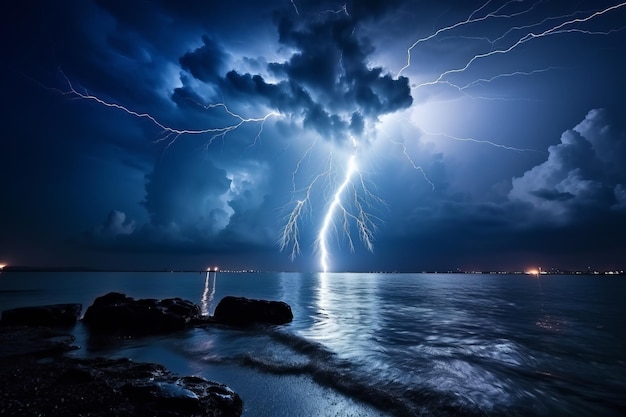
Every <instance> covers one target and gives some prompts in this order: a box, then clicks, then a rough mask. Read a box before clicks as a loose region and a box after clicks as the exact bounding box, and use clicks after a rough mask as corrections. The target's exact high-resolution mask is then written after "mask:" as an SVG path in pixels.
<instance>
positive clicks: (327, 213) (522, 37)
mask: <svg viewBox="0 0 626 417" xmlns="http://www.w3.org/2000/svg"><path fill="white" fill-rule="evenodd" d="M522 2H523V0H509V1H506V2H505V3H504V4H502V5H501V6H496V7H495V10H493V11H489V9H494V7H492V4H493V3H494V0H487V1H486V2H484V3H483V4H482V5H481V6H480V7H478V8H476V9H475V10H473V11H472V12H471V13H470V14H469V16H468V17H467V18H466V19H464V20H461V21H458V22H456V23H454V24H451V25H448V26H444V27H442V28H440V29H438V30H436V31H434V32H432V33H431V34H430V35H428V36H425V37H423V38H420V39H417V40H416V41H414V42H413V43H412V44H411V45H410V46H409V47H408V49H407V51H406V56H407V58H406V63H405V64H404V66H403V67H402V68H400V70H399V71H398V72H397V77H399V76H401V75H402V74H403V73H404V72H405V71H407V70H408V69H409V68H410V67H411V66H412V63H411V54H412V52H413V51H414V50H415V48H418V47H419V45H421V44H424V43H426V42H429V41H431V40H433V39H435V38H439V39H441V38H440V36H441V35H443V34H444V33H448V32H453V31H454V30H455V29H459V28H462V27H466V26H470V25H475V24H479V23H480V22H485V21H488V20H496V19H499V20H507V19H512V18H514V17H519V16H523V15H525V14H528V13H530V12H531V11H533V10H535V9H536V8H537V7H539V5H540V4H541V3H543V0H538V1H535V2H534V3H532V4H531V5H530V6H528V7H526V8H525V9H524V10H521V11H517V12H515V13H508V12H507V9H509V8H510V6H512V5H514V4H516V3H522ZM291 5H292V6H293V9H294V11H295V13H296V15H298V16H300V11H299V9H298V7H297V5H296V2H295V0H291ZM624 6H626V1H625V2H621V3H618V4H615V5H613V6H610V7H607V8H604V9H602V10H597V11H589V12H581V11H576V12H574V13H570V14H564V15H562V16H556V17H548V18H543V19H542V20H540V21H538V22H534V23H530V24H527V25H520V26H513V27H509V28H507V29H506V30H504V31H503V32H501V34H500V36H497V37H495V38H490V37H486V36H484V37H480V36H476V37H473V39H480V40H485V41H487V43H488V44H489V49H488V50H486V51H484V52H481V53H478V54H475V55H473V56H471V57H469V59H467V60H466V61H465V62H464V64H462V65H461V66H459V67H457V68H452V69H448V70H445V71H443V72H441V73H439V74H438V75H434V79H433V80H431V81H426V82H422V83H420V84H417V85H413V86H412V87H411V88H412V89H414V90H415V89H419V88H422V87H426V86H430V85H435V84H443V85H447V86H450V87H452V88H455V89H456V90H458V91H459V92H461V93H463V94H466V95H469V94H468V92H467V90H470V89H472V88H473V87H477V86H479V85H484V84H489V83H491V82H494V81H496V80H498V79H501V78H505V77H529V76H533V75H536V74H539V73H543V72H546V71H551V70H555V69H560V68H559V67H548V68H542V69H535V70H531V71H511V72H507V73H501V74H498V75H493V76H488V77H482V78H478V79H475V80H474V81H470V82H465V83H463V84H457V83H454V82H452V81H450V80H449V78H452V77H451V76H452V75H453V74H459V73H464V72H466V71H468V69H469V68H470V67H471V66H472V65H473V64H474V63H475V62H476V61H479V60H483V59H486V58H489V57H492V56H496V55H505V54H508V53H510V52H511V51H513V50H515V49H516V48H518V47H520V46H521V45H523V44H525V43H527V42H529V41H531V40H536V39H540V38H545V37H549V36H553V35H558V34H565V33H581V34H586V35H608V34H611V33H614V32H617V31H621V30H624V29H625V28H626V26H624V27H621V28H614V29H610V30H606V31H592V30H587V29H584V28H581V27H579V26H577V25H579V24H583V23H586V22H589V21H591V20H593V19H596V18H598V17H600V16H602V15H605V14H607V13H610V12H612V11H614V10H617V9H619V8H622V7H624ZM509 10H510V9H509ZM342 13H343V14H345V15H346V16H349V13H348V7H347V4H343V6H342V7H341V8H340V9H337V10H325V11H322V12H320V13H319V14H320V15H322V14H342ZM546 25H550V26H549V27H548V28H545V26H546ZM540 28H543V29H540ZM520 32H521V33H520ZM452 34H453V33H452ZM513 34H515V35H514V36H512V35H513ZM510 38H513V39H512V40H510V41H509V42H508V45H504V46H500V47H498V46H497V45H499V44H500V43H504V41H505V40H507V39H510ZM62 74H63V73H62ZM63 77H64V79H65V81H66V84H67V89H66V90H57V91H59V92H60V93H62V94H64V95H66V96H69V97H72V98H77V99H82V100H88V101H93V102H96V103H98V104H100V105H102V106H105V107H109V108H114V109H116V110H120V111H123V112H125V113H127V114H129V115H131V116H133V117H137V118H139V119H146V120H147V121H149V122H150V123H151V124H153V125H154V126H156V127H158V128H159V129H161V131H162V133H161V135H160V136H159V138H158V139H157V140H156V142H166V143H167V146H170V145H171V144H173V143H174V142H175V141H176V140H178V138H180V137H181V136H187V135H198V136H207V137H208V138H209V139H208V141H207V146H210V145H211V144H212V143H213V142H214V140H216V139H220V138H221V139H224V138H225V136H226V135H227V134H229V133H231V132H233V131H235V130H237V129H239V128H241V127H242V126H244V125H248V124H254V125H258V127H259V129H258V132H257V134H256V136H255V137H254V138H253V140H252V142H251V144H250V145H249V146H255V145H256V144H257V142H258V140H259V139H260V137H261V135H262V133H263V129H264V125H265V123H266V121H267V120H269V119H270V118H273V117H283V115H281V114H280V113H278V112H276V111H270V112H267V113H265V114H264V115H262V116H260V117H244V116H242V115H240V114H238V113H237V112H235V111H232V110H231V109H230V108H229V107H228V106H227V105H226V103H223V102H222V103H213V104H203V103H199V102H196V101H194V100H192V101H193V103H195V104H196V105H197V106H199V107H200V108H201V109H204V110H206V111H220V112H223V114H225V115H227V116H229V117H230V118H231V119H229V121H230V120H232V121H230V122H228V123H227V124H226V125H222V126H218V127H208V128H203V129H180V128H175V127H172V126H169V125H167V124H166V123H163V122H162V121H161V120H159V119H157V118H156V117H154V116H153V115H151V114H149V113H146V112H140V111H136V110H133V109H130V108H128V107H126V106H123V105H121V104H118V103H115V102H112V101H107V100H103V99H101V98H99V97H97V96H95V95H93V94H90V93H88V92H86V91H80V90H78V89H76V88H75V87H74V86H73V84H72V83H71V82H70V80H69V78H68V77H66V76H65V74H63ZM470 97H472V98H481V99H487V97H475V96H471V95H470ZM190 100H191V99H190ZM410 122H411V123H413V122H412V121H410ZM418 129H419V130H420V131H421V133H422V134H424V135H429V136H434V137H445V138H448V139H451V140H456V141H464V142H473V143H477V144H483V145H488V146H492V147H496V148H500V149H504V150H508V151H517V152H538V151H537V150H534V149H525V148H516V147H511V146H506V145H502V144H498V143H496V142H493V141H489V140H481V139H474V138H469V137H459V136H453V135H449V134H446V133H438V132H428V131H425V130H423V129H421V128H419V127H418ZM389 140H390V142H391V143H392V144H394V145H396V146H399V147H400V148H401V152H402V155H403V156H404V158H405V159H406V160H407V161H408V162H409V164H410V165H411V166H412V167H413V169H415V170H416V171H418V172H420V173H421V175H422V176H423V178H424V180H425V181H426V182H428V184H429V185H430V186H431V187H432V189H433V190H434V189H435V184H434V183H433V182H432V181H431V180H430V179H429V177H428V175H427V173H426V172H425V170H424V169H423V168H422V167H421V166H420V165H418V164H416V163H415V161H414V159H413V158H412V157H411V155H410V154H409V152H408V150H407V147H406V145H405V144H404V142H401V141H395V140H392V139H389ZM351 141H352V146H353V148H352V150H351V152H349V156H347V158H346V160H345V163H344V164H343V166H342V165H341V164H336V163H335V159H334V158H335V155H334V154H333V153H332V152H331V153H330V154H329V156H328V159H327V163H326V164H325V166H324V168H322V169H321V172H318V173H316V174H315V175H313V176H311V177H309V181H308V184H307V185H306V186H305V187H303V188H301V189H298V187H297V177H299V176H300V175H301V173H300V171H301V169H303V164H304V163H305V161H306V160H307V158H309V157H311V155H312V153H313V151H314V149H315V148H316V147H317V141H313V142H312V143H311V145H310V146H309V147H308V148H307V149H306V150H305V152H304V153H303V155H302V156H301V157H300V158H299V159H298V160H297V161H296V165H295V168H294V171H293V173H292V176H291V183H292V195H293V196H294V197H292V200H291V201H290V203H289V204H291V205H292V206H290V207H291V209H290V210H289V211H288V213H289V214H288V215H287V216H286V218H285V225H284V226H283V228H282V229H281V232H280V236H279V240H278V246H279V247H280V250H281V251H283V250H289V256H290V258H291V259H292V260H293V259H294V258H295V257H296V256H297V255H298V254H300V252H301V246H300V229H299V225H300V222H301V220H302V218H303V216H305V215H306V214H307V213H308V212H309V211H310V210H311V207H312V200H313V199H314V197H313V196H314V191H315V189H316V188H317V187H320V186H322V184H323V183H325V184H330V185H331V186H333V188H331V189H330V191H329V190H328V189H327V192H326V196H327V197H330V199H329V201H328V202H327V204H326V205H325V206H324V216H323V219H322V223H321V227H320V228H319V230H318V232H317V235H316V240H315V244H316V248H317V251H318V256H319V267H320V269H321V270H322V271H323V272H327V271H329V270H330V269H331V268H332V265H331V248H330V247H331V237H332V236H331V235H332V234H333V232H334V234H335V235H337V236H338V235H339V234H343V235H345V236H346V238H347V241H348V246H349V248H350V249H351V250H354V247H355V246H354V242H353V240H352V238H351V233H350V230H351V228H356V230H358V235H359V238H360V240H361V241H362V243H363V245H364V246H365V248H366V249H367V250H369V251H372V250H373V247H374V245H373V241H374V234H373V231H374V229H375V220H376V219H375V218H374V217H373V216H371V215H369V214H368V213H367V210H366V209H367V208H368V207H366V202H367V201H368V200H369V201H372V200H373V201H376V202H378V203H382V204H384V202H382V201H381V200H380V199H379V198H377V197H376V195H375V194H374V193H373V192H370V190H369V189H368V186H367V184H366V181H365V179H364V177H363V174H362V173H361V171H360V167H359V163H358V162H359V161H358V158H359V156H360V155H361V154H360V153H359V152H360V151H361V149H359V148H358V147H357V142H356V140H355V139H354V138H351ZM340 156H341V155H340ZM333 178H341V181H337V180H335V181H331V179H333ZM296 195H297V196H298V197H299V198H295V196H296ZM209 278H210V277H209V275H208V274H207V277H206V282H205V292H204V294H203V295H204V298H203V302H204V301H206V302H207V303H208V301H209V295H212V293H211V294H209V286H210V282H209Z"/></svg>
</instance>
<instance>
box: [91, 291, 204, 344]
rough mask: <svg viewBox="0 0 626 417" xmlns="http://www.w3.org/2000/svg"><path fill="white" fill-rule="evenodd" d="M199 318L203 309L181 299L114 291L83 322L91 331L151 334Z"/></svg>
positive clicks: (92, 309)
mask: <svg viewBox="0 0 626 417" xmlns="http://www.w3.org/2000/svg"><path fill="white" fill-rule="evenodd" d="M200 317H201V314H200V308H199V307H198V306H197V305H195V304H194V303H192V302H191V301H187V300H183V299H181V298H167V299H164V300H157V299H153V298H146V299H139V300H135V299H134V298H132V297H128V296H126V295H125V294H122V293H117V292H111V293H108V294H106V295H103V296H101V297H98V298H96V300H95V301H94V303H93V304H92V305H91V306H89V308H87V311H86V312H85V316H84V317H83V323H84V324H85V325H87V326H88V327H89V328H90V329H91V330H102V331H112V332H122V333H133V334H150V333H167V332H172V331H175V330H180V329H182V328H184V327H186V326H187V325H189V324H190V323H192V322H193V321H194V320H196V319H199V318H200Z"/></svg>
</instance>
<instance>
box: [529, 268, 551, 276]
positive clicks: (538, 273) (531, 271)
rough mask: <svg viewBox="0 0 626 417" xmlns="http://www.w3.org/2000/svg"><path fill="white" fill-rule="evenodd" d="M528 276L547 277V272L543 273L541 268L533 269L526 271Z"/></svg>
mask: <svg viewBox="0 0 626 417" xmlns="http://www.w3.org/2000/svg"><path fill="white" fill-rule="evenodd" d="M526 274H528V275H535V276H539V275H542V274H544V275H545V274H546V272H545V271H542V270H541V267H539V268H531V269H528V270H526Z"/></svg>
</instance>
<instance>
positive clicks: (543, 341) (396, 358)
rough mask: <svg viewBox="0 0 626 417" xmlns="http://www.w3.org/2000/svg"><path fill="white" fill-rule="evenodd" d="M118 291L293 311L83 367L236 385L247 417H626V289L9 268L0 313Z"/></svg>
mask: <svg viewBox="0 0 626 417" xmlns="http://www.w3.org/2000/svg"><path fill="white" fill-rule="evenodd" d="M109 291H120V292H124V293H126V294H127V295H129V296H131V297H135V298H147V297H150V298H168V297H181V298H185V299H188V300H191V301H193V302H194V303H197V304H198V305H200V306H201V308H202V310H203V311H204V312H206V313H209V314H210V313H212V311H213V310H214V308H215V305H216V304H217V302H218V301H219V300H220V299H221V298H222V297H224V296H226V295H235V296H244V297H249V298H260V299H269V300H282V301H285V302H287V303H288V304H289V305H291V307H292V310H293V313H294V321H293V322H292V323H290V324H288V325H284V326H270V327H258V328H253V329H248V330H237V329H228V328H223V327H205V328H195V329H189V330H185V331H182V332H178V333H175V334H172V335H165V336H151V337H143V338H129V339H110V340H101V339H93V338H91V337H90V336H89V335H88V334H87V332H86V331H85V329H84V328H83V326H82V325H81V324H78V325H77V326H76V327H75V328H74V333H75V335H76V338H77V340H76V343H77V344H78V345H80V346H81V349H80V350H78V351H75V352H73V353H72V354H74V355H78V356H111V357H129V358H131V359H133V360H135V361H148V362H158V363H162V364H163V365H165V366H166V367H167V368H169V369H170V370H172V371H173V372H176V373H179V374H181V375H199V376H202V377H205V378H207V379H210V380H214V381H217V382H221V383H225V384H227V385H228V386H230V387H231V388H232V389H234V390H235V391H236V392H237V393H239V394H240V395H241V397H242V399H243V400H244V408H245V410H244V415H245V416H283V415H284V416H334V415H336V416H349V415H354V416H378V415H384V416H411V415H426V416H428V415H433V416H435V415H436V416H448V415H449V416H461V415H463V416H466V415H470V416H471V415H489V416H498V415H502V416H504V415H506V416H529V415H530V416H552V415H570V416H587V415H603V416H619V415H624V414H626V399H624V397H623V393H624V392H626V353H625V352H624V350H623V347H624V346H626V304H625V303H624V302H623V300H624V298H625V296H626V280H624V279H623V278H615V277H593V276H554V275H550V276H540V277H539V278H536V277H532V276H526V275H495V276H494V275H454V274H450V275H448V274H344V273H328V274H300V273H240V274H235V273H217V274H215V273H210V274H207V273H199V272H196V273H191V272H188V273H110V272H106V273H105V272H99V273H93V272H90V273H84V272H70V273H67V272H54V273H47V272H45V273H44V272H2V273H0V309H2V310H5V309H8V308H13V307H20V306H27V305H41V304H54V303H67V302H80V303H83V306H84V308H83V312H84V310H85V309H86V308H87V306H89V305H90V304H91V303H92V302H93V300H94V299H95V298H96V297H97V296H100V295H103V294H105V293H106V292H109Z"/></svg>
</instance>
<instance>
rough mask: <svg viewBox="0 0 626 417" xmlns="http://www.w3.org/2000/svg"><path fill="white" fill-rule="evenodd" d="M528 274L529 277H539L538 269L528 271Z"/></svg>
mask: <svg viewBox="0 0 626 417" xmlns="http://www.w3.org/2000/svg"><path fill="white" fill-rule="evenodd" d="M526 273H527V274H528V275H539V270H538V269H529V270H528V271H526Z"/></svg>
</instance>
